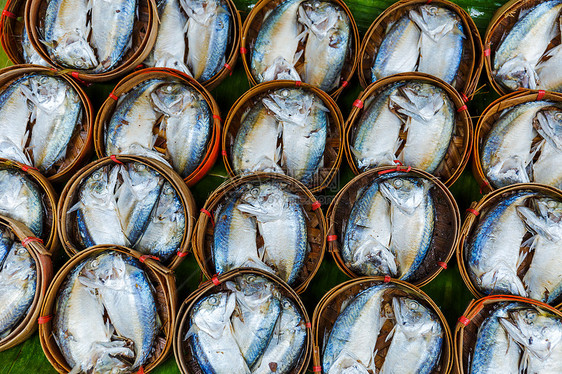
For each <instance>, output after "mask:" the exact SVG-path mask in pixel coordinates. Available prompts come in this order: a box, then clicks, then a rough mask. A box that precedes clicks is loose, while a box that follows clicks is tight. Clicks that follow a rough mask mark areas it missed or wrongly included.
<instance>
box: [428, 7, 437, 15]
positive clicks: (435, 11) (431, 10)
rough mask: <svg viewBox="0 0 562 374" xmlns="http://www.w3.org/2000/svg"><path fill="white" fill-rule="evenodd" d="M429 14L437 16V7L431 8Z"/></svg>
mask: <svg viewBox="0 0 562 374" xmlns="http://www.w3.org/2000/svg"><path fill="white" fill-rule="evenodd" d="M429 14H431V15H435V14H437V7H436V6H432V7H429Z"/></svg>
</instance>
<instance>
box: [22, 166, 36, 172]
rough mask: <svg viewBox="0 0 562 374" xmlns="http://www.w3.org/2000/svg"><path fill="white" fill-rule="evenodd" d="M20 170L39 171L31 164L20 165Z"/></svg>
mask: <svg viewBox="0 0 562 374" xmlns="http://www.w3.org/2000/svg"><path fill="white" fill-rule="evenodd" d="M21 170H23V171H28V170H35V171H39V169H37V168H34V167H33V166H29V165H21Z"/></svg>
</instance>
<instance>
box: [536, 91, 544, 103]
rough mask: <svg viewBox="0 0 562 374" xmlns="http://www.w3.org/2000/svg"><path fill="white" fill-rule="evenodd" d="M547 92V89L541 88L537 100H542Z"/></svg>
mask: <svg viewBox="0 0 562 374" xmlns="http://www.w3.org/2000/svg"><path fill="white" fill-rule="evenodd" d="M545 94H546V91H545V90H539V93H538V95H537V101H538V100H542V98H543V97H544V95H545Z"/></svg>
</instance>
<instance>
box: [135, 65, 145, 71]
mask: <svg viewBox="0 0 562 374" xmlns="http://www.w3.org/2000/svg"><path fill="white" fill-rule="evenodd" d="M135 69H136V70H140V69H144V64H138V65H137V67H136V68H135Z"/></svg>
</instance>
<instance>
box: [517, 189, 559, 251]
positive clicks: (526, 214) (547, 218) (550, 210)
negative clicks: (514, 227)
mask: <svg viewBox="0 0 562 374" xmlns="http://www.w3.org/2000/svg"><path fill="white" fill-rule="evenodd" d="M534 203H535V204H534V205H535V207H536V209H531V208H527V207H525V206H518V207H517V208H516V209H517V213H518V214H519V216H520V217H521V218H522V219H523V221H524V222H525V225H526V226H527V227H528V228H529V229H530V230H531V231H533V232H535V233H537V234H538V235H540V236H542V237H545V238H546V239H548V240H550V241H553V242H555V241H559V240H561V239H562V222H561V221H562V201H559V200H556V199H552V198H549V197H543V198H537V199H535V200H534Z"/></svg>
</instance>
